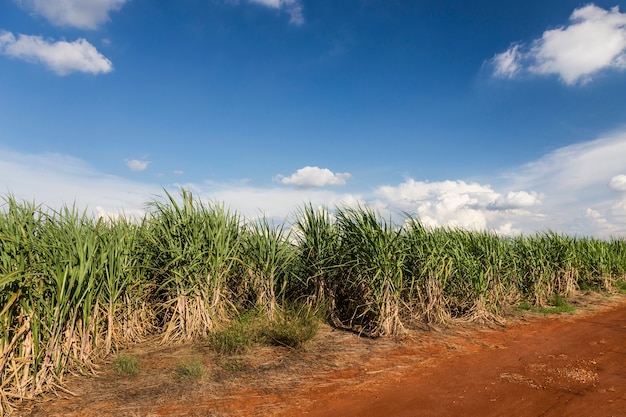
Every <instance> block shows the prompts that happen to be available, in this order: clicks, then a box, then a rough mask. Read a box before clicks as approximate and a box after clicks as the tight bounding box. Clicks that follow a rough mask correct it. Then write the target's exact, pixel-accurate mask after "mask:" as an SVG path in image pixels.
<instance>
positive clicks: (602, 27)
mask: <svg viewBox="0 0 626 417" xmlns="http://www.w3.org/2000/svg"><path fill="white" fill-rule="evenodd" d="M491 62H492V64H493V65H494V75H495V76H496V77H502V78H513V77H514V76H516V75H517V74H519V73H520V72H521V70H522V69H525V70H527V71H529V72H530V73H534V74H539V75H550V74H555V75H558V76H559V77H560V78H561V80H562V81H563V82H565V83H566V84H568V85H573V84H584V83H587V82H589V81H591V77H592V76H593V75H594V74H597V73H598V72H599V71H601V70H604V69H616V70H623V69H625V68H626V14H624V13H620V11H619V8H618V7H617V6H616V7H613V8H612V9H609V10H605V9H602V8H600V7H598V6H595V5H593V4H590V5H587V6H584V7H581V8H579V9H575V10H574V12H573V13H572V15H571V16H570V25H569V26H565V27H559V28H557V29H552V30H547V31H545V32H544V33H543V36H542V37H541V38H540V39H536V40H535V41H534V42H533V43H532V45H531V46H530V47H525V46H524V45H522V44H513V45H512V46H511V47H510V48H509V49H508V50H507V51H505V52H502V53H500V54H497V55H495V57H494V58H492V60H491Z"/></svg>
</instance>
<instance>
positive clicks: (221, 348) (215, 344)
mask: <svg viewBox="0 0 626 417" xmlns="http://www.w3.org/2000/svg"><path fill="white" fill-rule="evenodd" d="M255 341H256V335H255V332H254V329H253V328H252V326H251V324H250V323H249V322H248V321H245V320H238V321H236V322H234V323H233V324H231V325H230V326H228V327H226V328H224V329H222V330H217V331H214V332H213V333H211V334H210V335H209V336H208V337H207V343H208V344H209V346H210V347H211V348H212V349H213V350H214V351H216V352H217V353H219V354H223V355H234V354H240V353H244V352H245V351H246V350H248V349H249V348H250V347H251V346H252V345H253V344H254V343H255Z"/></svg>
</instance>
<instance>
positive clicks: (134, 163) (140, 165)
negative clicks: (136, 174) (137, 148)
mask: <svg viewBox="0 0 626 417" xmlns="http://www.w3.org/2000/svg"><path fill="white" fill-rule="evenodd" d="M148 164H150V162H149V161H142V160H140V159H127V160H126V166H127V167H128V168H130V170H131V171H145V170H146V169H147V168H148Z"/></svg>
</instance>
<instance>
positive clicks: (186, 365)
mask: <svg viewBox="0 0 626 417" xmlns="http://www.w3.org/2000/svg"><path fill="white" fill-rule="evenodd" d="M205 374H206V368H205V366H204V364H203V363H202V362H201V361H200V360H199V359H197V358H193V359H190V360H188V361H185V362H183V363H181V364H179V365H178V367H177V368H176V375H177V376H178V378H179V379H190V378H193V379H198V378H202V377H203V376H204V375H205Z"/></svg>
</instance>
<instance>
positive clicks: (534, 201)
mask: <svg viewBox="0 0 626 417" xmlns="http://www.w3.org/2000/svg"><path fill="white" fill-rule="evenodd" d="M540 204H541V199H540V196H539V194H537V193H536V192H528V191H509V192H508V193H506V195H503V196H499V197H498V198H496V200H495V201H493V202H492V203H490V204H489V207H491V208H493V209H495V210H506V209H522V208H529V207H533V206H538V205H540Z"/></svg>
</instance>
